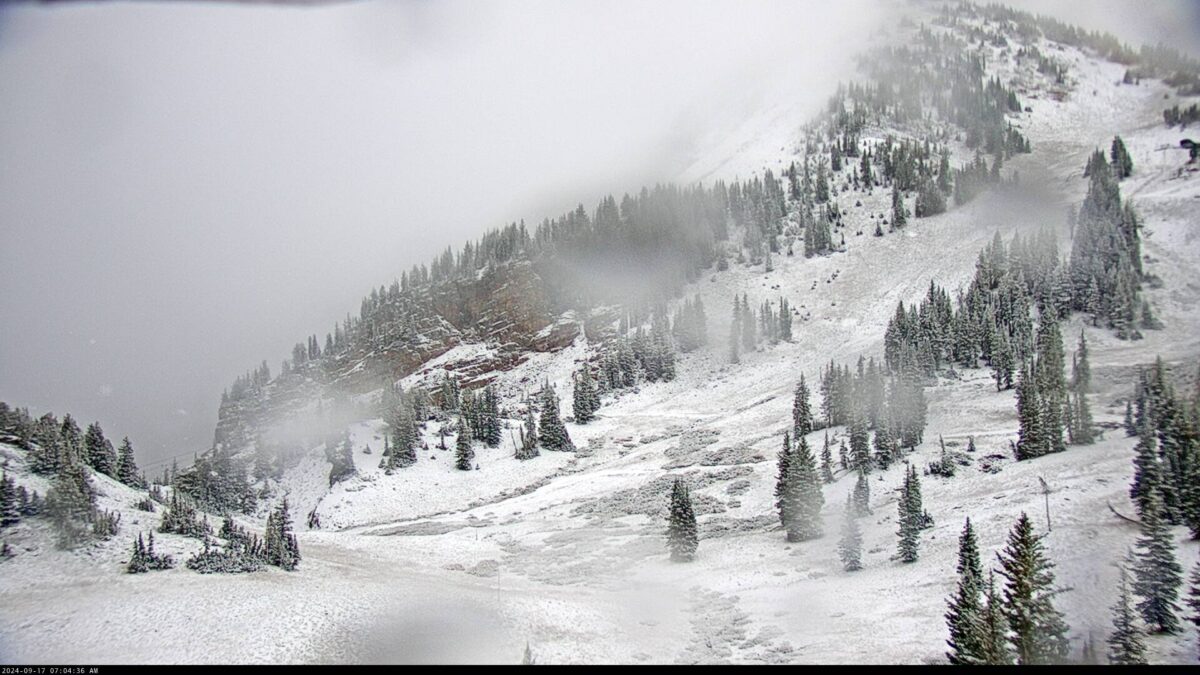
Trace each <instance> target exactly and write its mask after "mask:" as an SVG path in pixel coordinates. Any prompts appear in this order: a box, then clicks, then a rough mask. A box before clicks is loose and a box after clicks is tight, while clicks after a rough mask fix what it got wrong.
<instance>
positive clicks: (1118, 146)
mask: <svg viewBox="0 0 1200 675" xmlns="http://www.w3.org/2000/svg"><path fill="white" fill-rule="evenodd" d="M1109 160H1110V161H1111V162H1112V172H1113V176H1114V177H1115V178H1116V179H1117V180H1118V181H1120V180H1124V179H1126V178H1129V177H1130V176H1132V175H1133V157H1132V156H1130V154H1129V150H1128V149H1126V147H1125V141H1123V140H1121V137H1120V136H1116V137H1114V138H1113V142H1112V149H1111V150H1110V151H1109Z"/></svg>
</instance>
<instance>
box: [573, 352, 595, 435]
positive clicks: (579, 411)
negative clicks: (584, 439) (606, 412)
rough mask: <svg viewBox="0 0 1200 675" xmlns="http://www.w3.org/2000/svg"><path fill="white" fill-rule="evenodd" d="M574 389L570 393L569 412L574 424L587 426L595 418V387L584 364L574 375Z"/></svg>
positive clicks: (588, 369)
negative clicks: (572, 416) (573, 417)
mask: <svg viewBox="0 0 1200 675" xmlns="http://www.w3.org/2000/svg"><path fill="white" fill-rule="evenodd" d="M574 380H575V388H574V390H573V391H572V392H571V412H572V414H573V415H574V416H575V423H576V424H587V423H588V422H591V421H592V419H593V418H594V417H595V413H596V410H595V408H593V407H592V406H593V404H594V403H595V396H596V391H595V386H594V385H593V383H592V369H591V368H589V367H588V365H587V364H586V363H585V364H584V365H583V368H581V369H580V370H579V372H578V373H576V374H575V377H574Z"/></svg>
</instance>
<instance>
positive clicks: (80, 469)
mask: <svg viewBox="0 0 1200 675" xmlns="http://www.w3.org/2000/svg"><path fill="white" fill-rule="evenodd" d="M67 419H68V420H69V419H70V417H69V416H68V417H67ZM64 424H65V423H64ZM76 430H78V428H76ZM45 510H46V514H47V515H48V516H49V517H50V523H51V524H52V525H53V526H54V531H55V534H56V535H57V538H58V546H59V548H73V547H75V546H77V545H79V544H81V543H83V541H84V540H85V539H86V538H87V536H88V532H89V531H90V527H89V526H90V525H91V521H92V516H93V514H94V513H95V511H96V492H95V489H94V488H93V487H92V485H91V482H90V479H89V478H88V470H87V468H86V467H85V466H83V464H82V463H81V461H80V460H79V459H76V460H75V461H71V462H68V463H67V464H66V465H65V466H63V467H62V468H61V469H59V472H58V475H57V476H56V477H55V478H54V481H53V483H51V486H50V490H49V491H48V492H47V493H46V508H45Z"/></svg>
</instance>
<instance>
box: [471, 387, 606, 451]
mask: <svg viewBox="0 0 1200 675" xmlns="http://www.w3.org/2000/svg"><path fill="white" fill-rule="evenodd" d="M589 379H590V374H589ZM594 393H595V390H594V389H593V390H592V393H590V394H589V403H590V402H591V397H592V396H594ZM481 408H482V409H481V413H482V414H481V415H480V426H481V429H480V431H481V433H480V439H479V440H481V441H483V443H484V445H486V446H488V447H489V448H497V447H500V429H501V424H500V397H499V396H498V395H497V394H496V387H494V386H493V385H490V384H489V385H488V386H486V387H484V389H483V401H482V406H481ZM593 412H595V411H594V410H593ZM564 433H565V431H564Z"/></svg>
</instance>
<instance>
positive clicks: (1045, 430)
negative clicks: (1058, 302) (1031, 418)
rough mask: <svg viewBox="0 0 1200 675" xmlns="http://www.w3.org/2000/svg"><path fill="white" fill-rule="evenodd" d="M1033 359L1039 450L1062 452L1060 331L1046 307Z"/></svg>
mask: <svg viewBox="0 0 1200 675" xmlns="http://www.w3.org/2000/svg"><path fill="white" fill-rule="evenodd" d="M1037 342H1038V344H1037V360H1036V361H1035V362H1034V372H1035V377H1036V378H1037V388H1038V396H1040V397H1041V404H1042V405H1041V414H1040V417H1041V431H1042V434H1043V441H1042V442H1043V446H1042V453H1043V454H1045V453H1051V452H1062V451H1063V450H1064V449H1065V445H1064V444H1063V411H1064V410H1065V409H1066V407H1067V405H1068V399H1067V385H1066V376H1065V375H1064V367H1065V364H1064V358H1063V344H1062V333H1061V332H1060V331H1059V328H1058V318H1057V317H1056V316H1054V312H1053V310H1050V309H1048V310H1047V311H1046V313H1045V314H1044V315H1043V316H1042V319H1041V321H1040V323H1039V325H1038V336H1037Z"/></svg>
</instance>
